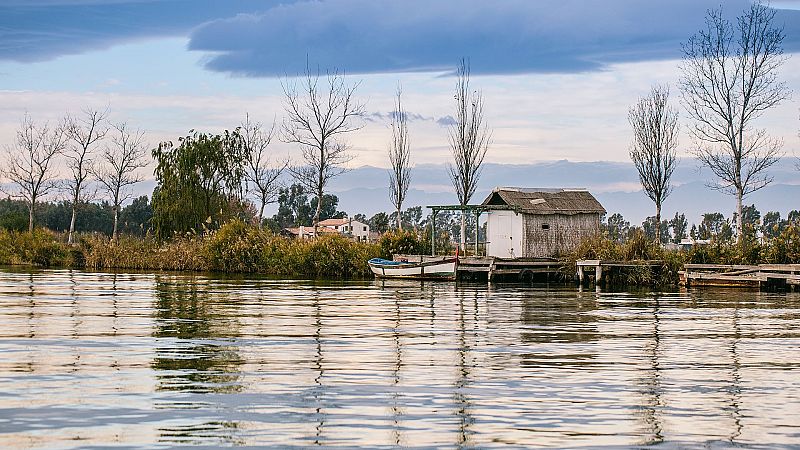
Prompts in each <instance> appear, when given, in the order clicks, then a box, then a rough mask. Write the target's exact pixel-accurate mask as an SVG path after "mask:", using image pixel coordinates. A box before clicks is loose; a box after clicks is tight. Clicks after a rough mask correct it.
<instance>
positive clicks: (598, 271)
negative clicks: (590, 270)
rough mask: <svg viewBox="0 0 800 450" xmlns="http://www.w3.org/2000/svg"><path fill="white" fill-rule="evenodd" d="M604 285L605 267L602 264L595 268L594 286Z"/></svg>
mask: <svg viewBox="0 0 800 450" xmlns="http://www.w3.org/2000/svg"><path fill="white" fill-rule="evenodd" d="M602 283H603V266H602V264H600V263H597V265H596V266H594V284H596V285H597V286H600V284H602Z"/></svg>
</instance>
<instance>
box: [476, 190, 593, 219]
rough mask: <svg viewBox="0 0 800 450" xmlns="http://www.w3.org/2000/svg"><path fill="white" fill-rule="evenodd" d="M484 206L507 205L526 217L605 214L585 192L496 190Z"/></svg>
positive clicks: (487, 198)
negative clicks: (536, 215) (529, 215)
mask: <svg viewBox="0 0 800 450" xmlns="http://www.w3.org/2000/svg"><path fill="white" fill-rule="evenodd" d="M483 205H498V206H501V205H507V206H509V208H513V209H516V210H519V211H521V212H523V213H526V214H582V213H590V214H605V213H606V210H605V208H603V206H602V205H601V204H600V202H598V201H597V199H596V198H594V196H593V195H592V194H590V193H589V191H587V190H586V189H542V188H515V187H498V188H494V190H493V191H492V193H491V194H489V196H488V197H486V200H484V201H483Z"/></svg>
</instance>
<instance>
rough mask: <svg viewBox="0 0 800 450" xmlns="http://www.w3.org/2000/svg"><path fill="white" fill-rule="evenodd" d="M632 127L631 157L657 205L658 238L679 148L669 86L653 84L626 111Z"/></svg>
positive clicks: (643, 186) (656, 231)
mask: <svg viewBox="0 0 800 450" xmlns="http://www.w3.org/2000/svg"><path fill="white" fill-rule="evenodd" d="M628 122H630V124H631V128H633V142H632V144H631V148H630V156H631V160H632V161H633V164H634V165H635V166H636V170H637V172H638V173H639V181H640V182H641V183H642V189H644V192H645V194H647V196H648V197H649V198H650V200H652V201H653V203H655V205H656V218H655V235H656V241H657V242H660V241H661V205H663V203H664V200H666V198H667V197H668V196H669V194H670V193H671V192H672V184H671V183H670V180H671V178H672V173H673V172H675V166H676V158H675V149H676V148H677V147H678V112H677V111H676V110H675V109H674V108H672V107H670V106H669V88H667V87H661V86H656V87H653V88H652V90H651V91H650V94H649V95H647V96H646V97H642V98H640V99H639V101H638V102H637V103H636V104H635V105H633V106H632V107H631V108H630V109H629V110H628Z"/></svg>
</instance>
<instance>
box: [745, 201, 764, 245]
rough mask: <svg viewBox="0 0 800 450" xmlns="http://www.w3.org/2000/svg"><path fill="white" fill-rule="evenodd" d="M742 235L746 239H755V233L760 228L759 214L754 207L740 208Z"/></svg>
mask: <svg viewBox="0 0 800 450" xmlns="http://www.w3.org/2000/svg"><path fill="white" fill-rule="evenodd" d="M741 223H742V233H744V236H746V237H750V238H752V237H755V235H756V232H757V231H758V230H759V229H760V228H761V212H760V211H759V210H758V209H756V205H748V206H744V207H742V221H741Z"/></svg>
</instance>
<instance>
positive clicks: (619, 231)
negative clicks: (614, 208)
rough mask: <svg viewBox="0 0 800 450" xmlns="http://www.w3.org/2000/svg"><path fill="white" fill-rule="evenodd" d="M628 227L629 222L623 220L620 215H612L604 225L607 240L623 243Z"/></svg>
mask: <svg viewBox="0 0 800 450" xmlns="http://www.w3.org/2000/svg"><path fill="white" fill-rule="evenodd" d="M630 226H631V224H630V222H628V221H627V220H625V218H624V217H622V214H620V213H614V214H612V215H611V216H610V217H609V218H608V220H607V221H606V224H605V228H606V232H608V237H609V239H611V240H614V241H617V242H623V241H624V240H625V239H626V238H627V236H628V231H629V229H630Z"/></svg>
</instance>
